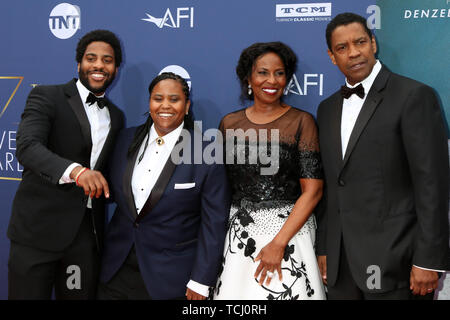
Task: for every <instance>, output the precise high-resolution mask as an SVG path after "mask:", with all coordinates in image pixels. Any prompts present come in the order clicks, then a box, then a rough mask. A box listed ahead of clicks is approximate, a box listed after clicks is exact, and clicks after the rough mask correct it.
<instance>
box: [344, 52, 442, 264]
mask: <svg viewBox="0 0 450 320" xmlns="http://www.w3.org/2000/svg"><path fill="white" fill-rule="evenodd" d="M380 70H381V63H380V61H378V60H377V62H376V63H375V65H374V66H373V68H372V72H371V73H370V74H369V76H368V77H367V78H365V79H364V80H363V81H361V82H359V83H355V84H354V85H353V86H352V85H350V84H349V83H348V82H347V79H345V84H346V85H347V87H349V88H355V87H357V86H358V85H359V84H360V83H361V84H362V86H363V87H364V97H363V98H360V97H358V95H356V94H352V95H351V96H350V98H348V99H344V102H343V104H342V118H341V143H342V159H344V158H345V152H346V150H347V145H348V141H349V140H350V135H351V133H352V131H353V127H354V126H355V123H356V119H358V115H359V113H360V111H361V108H362V106H363V104H364V101H366V98H367V94H368V93H369V90H370V88H372V84H373V82H374V81H375V78H376V77H377V75H378V73H379V72H380ZM414 266H415V267H417V268H419V269H423V270H428V271H436V272H445V271H444V270H433V269H427V268H422V267H419V266H416V265H414Z"/></svg>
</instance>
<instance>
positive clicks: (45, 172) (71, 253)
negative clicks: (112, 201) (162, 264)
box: [8, 30, 124, 299]
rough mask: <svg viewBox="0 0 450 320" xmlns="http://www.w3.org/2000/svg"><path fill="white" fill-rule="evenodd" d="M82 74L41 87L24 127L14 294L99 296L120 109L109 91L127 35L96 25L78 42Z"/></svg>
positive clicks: (14, 218)
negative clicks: (109, 168)
mask: <svg viewBox="0 0 450 320" xmlns="http://www.w3.org/2000/svg"><path fill="white" fill-rule="evenodd" d="M76 61H77V63H78V75H79V79H78V80H77V79H73V80H71V81H69V82H68V83H66V84H62V85H52V86H37V87H35V88H34V89H33V90H32V91H31V92H30V94H29V96H28V99H27V102H26V106H25V110H24V112H23V114H22V119H21V122H20V124H19V129H18V132H17V149H16V156H17V159H18V160H19V162H20V163H21V165H22V166H23V167H24V170H23V174H22V181H21V183H20V185H19V188H18V190H17V193H16V196H15V198H14V202H13V205H12V215H11V220H10V223H9V227H8V237H9V239H10V240H11V247H10V255H9V263H8V298H9V299H50V298H51V297H52V291H53V290H54V295H55V298H56V299H93V298H95V296H96V291H97V283H98V273H99V261H100V259H99V258H100V250H101V239H102V233H103V227H104V221H105V220H104V217H105V204H104V202H105V198H109V187H108V183H107V182H106V180H105V178H104V177H103V174H102V169H103V168H104V166H105V163H106V160H107V159H108V156H109V153H110V151H111V150H112V147H113V145H114V140H115V137H116V134H117V133H118V132H119V130H120V129H121V128H122V127H123V124H124V116H123V113H122V111H121V110H120V109H118V108H117V106H115V105H114V104H113V103H112V102H111V101H109V100H108V99H107V98H105V97H104V95H105V91H106V89H107V88H108V86H109V85H110V84H111V83H112V81H113V80H114V78H115V76H116V73H117V70H118V68H119V66H120V64H121V62H122V50H121V46H120V41H119V39H118V38H117V37H116V35H114V34H113V33H112V32H110V31H107V30H94V31H91V32H89V33H87V34H86V35H85V36H83V37H82V38H81V39H80V41H79V42H78V45H77V49H76Z"/></svg>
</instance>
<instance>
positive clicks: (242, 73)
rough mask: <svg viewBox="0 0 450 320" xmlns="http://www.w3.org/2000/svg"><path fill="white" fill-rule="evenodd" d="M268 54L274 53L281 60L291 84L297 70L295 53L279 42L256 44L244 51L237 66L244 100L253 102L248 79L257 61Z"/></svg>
mask: <svg viewBox="0 0 450 320" xmlns="http://www.w3.org/2000/svg"><path fill="white" fill-rule="evenodd" d="M268 52H273V53H275V54H276V55H278V56H279V57H280V58H281V60H282V61H283V64H284V69H285V72H286V83H289V81H290V80H291V78H292V75H293V74H294V72H295V70H296V69H297V56H296V55H295V53H294V51H292V49H291V48H289V47H288V46H287V45H285V44H284V43H282V42H279V41H277V42H257V43H254V44H252V45H251V46H250V47H248V48H246V49H244V50H243V51H242V53H241V56H240V57H239V61H238V64H237V66H236V74H237V76H238V78H239V81H240V83H241V97H242V98H245V99H249V100H253V96H252V95H249V94H248V92H247V89H248V78H249V77H250V75H251V74H252V70H253V65H254V64H255V61H256V60H257V59H258V58H259V57H260V56H262V55H264V54H266V53H268Z"/></svg>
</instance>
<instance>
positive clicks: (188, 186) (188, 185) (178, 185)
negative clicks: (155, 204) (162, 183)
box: [174, 182, 195, 189]
mask: <svg viewBox="0 0 450 320" xmlns="http://www.w3.org/2000/svg"><path fill="white" fill-rule="evenodd" d="M193 187H195V182H190V183H175V187H174V189H191V188H193Z"/></svg>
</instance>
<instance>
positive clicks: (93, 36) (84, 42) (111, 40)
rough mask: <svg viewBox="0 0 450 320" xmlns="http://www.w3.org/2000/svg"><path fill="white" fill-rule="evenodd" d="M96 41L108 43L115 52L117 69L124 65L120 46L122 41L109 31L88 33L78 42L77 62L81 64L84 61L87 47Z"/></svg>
mask: <svg viewBox="0 0 450 320" xmlns="http://www.w3.org/2000/svg"><path fill="white" fill-rule="evenodd" d="M94 41H102V42H106V43H108V44H109V45H110V46H111V47H112V48H113V50H114V61H115V64H116V67H119V66H120V64H121V63H122V48H121V46H120V41H119V39H118V38H117V36H116V35H115V34H114V33H112V32H111V31H108V30H93V31H91V32H88V33H86V34H85V35H84V36H83V37H82V38H81V39H80V41H78V44H77V49H76V57H75V59H76V61H77V62H78V63H81V60H83V55H84V52H85V51H86V48H87V46H88V45H89V44H90V43H91V42H94Z"/></svg>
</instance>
